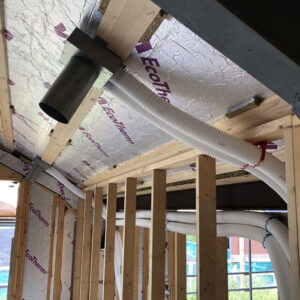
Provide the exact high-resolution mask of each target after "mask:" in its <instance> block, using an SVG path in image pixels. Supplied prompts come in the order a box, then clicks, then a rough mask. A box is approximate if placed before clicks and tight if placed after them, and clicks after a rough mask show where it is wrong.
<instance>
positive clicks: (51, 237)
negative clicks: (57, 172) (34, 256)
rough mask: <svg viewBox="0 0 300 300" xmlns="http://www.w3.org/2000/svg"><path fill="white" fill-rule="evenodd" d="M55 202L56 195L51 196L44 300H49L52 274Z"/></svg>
mask: <svg viewBox="0 0 300 300" xmlns="http://www.w3.org/2000/svg"><path fill="white" fill-rule="evenodd" d="M57 202H58V197H57V196H53V202H52V215H51V232H50V243H49V262H48V280H47V295H46V300H50V293H51V282H52V276H53V247H54V236H55V221H56V207H57Z"/></svg>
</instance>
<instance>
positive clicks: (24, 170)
mask: <svg viewBox="0 0 300 300" xmlns="http://www.w3.org/2000/svg"><path fill="white" fill-rule="evenodd" d="M23 164H24V166H23V172H24V174H25V175H28V173H29V172H30V168H31V166H29V164H28V163H27V162H25V161H24V162H23Z"/></svg>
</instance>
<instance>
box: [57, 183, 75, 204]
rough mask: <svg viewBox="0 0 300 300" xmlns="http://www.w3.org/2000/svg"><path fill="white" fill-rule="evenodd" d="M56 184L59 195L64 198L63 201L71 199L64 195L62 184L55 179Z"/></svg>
mask: <svg viewBox="0 0 300 300" xmlns="http://www.w3.org/2000/svg"><path fill="white" fill-rule="evenodd" d="M57 185H58V190H59V195H60V197H61V198H62V199H63V200H65V201H72V200H71V199H69V198H67V197H66V194H65V189H64V187H65V186H64V184H63V183H61V182H60V181H59V180H57Z"/></svg>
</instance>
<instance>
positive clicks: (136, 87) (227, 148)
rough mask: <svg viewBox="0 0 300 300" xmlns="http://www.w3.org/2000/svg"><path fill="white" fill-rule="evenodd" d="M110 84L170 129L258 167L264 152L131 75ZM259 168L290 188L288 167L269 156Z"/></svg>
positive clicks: (120, 73)
mask: <svg viewBox="0 0 300 300" xmlns="http://www.w3.org/2000/svg"><path fill="white" fill-rule="evenodd" d="M110 80H111V82H112V83H113V84H114V85H116V86H117V87H118V88H120V89H121V90H122V91H123V92H124V93H125V94H127V95H128V96H129V97H131V98H132V99H133V100H135V101H136V102H138V103H140V105H141V106H143V107H144V108H145V109H147V110H148V111H151V112H152V113H153V114H154V115H155V116H156V117H157V118H159V119H161V120H165V121H166V122H168V123H169V124H170V126H172V127H174V128H176V129H177V130H179V131H181V132H183V133H185V134H186V135H189V136H191V137H194V138H196V139H198V140H199V141H201V143H203V144H206V145H208V146H210V147H211V148H214V149H216V150H218V151H220V152H226V153H227V154H228V155H230V156H231V157H235V158H236V159H238V160H241V161H243V162H245V163H244V164H243V165H245V164H249V165H251V166H252V165H256V164H257V163H258V161H259V160H260V157H261V150H260V149H258V148H257V147H255V146H254V145H252V144H249V143H247V142H245V141H243V140H240V139H237V138H235V137H233V136H231V135H229V134H227V133H225V132H222V131H221V130H218V129H217V128H214V127H212V126H210V125H209V124H206V123H205V122H203V121H200V120H198V119H196V118H194V117H193V116H190V115H188V114H187V113H185V112H183V111H181V110H180V109H178V108H176V107H175V106H173V105H170V104H168V103H166V102H164V101H162V100H161V98H159V97H158V96H157V95H156V94H154V93H153V92H152V91H151V90H150V89H148V88H147V87H146V86H145V85H144V84H142V83H141V82H140V81H139V80H138V79H136V78H135V77H134V76H132V75H131V74H129V73H128V72H126V71H124V70H122V69H120V71H118V72H116V73H115V74H114V76H113V77H112V78H111V79H110ZM243 165H242V166H243ZM242 166H240V167H242ZM256 168H257V169H260V170H262V172H264V173H265V174H267V175H269V176H270V177H271V178H274V181H276V182H277V183H278V185H279V186H281V187H282V189H285V188H286V183H285V167H284V164H283V163H282V162H281V161H279V160H278V159H277V158H275V157H273V156H272V155H270V154H268V153H266V156H265V160H264V161H263V162H261V164H260V165H259V166H257V167H256ZM249 171H250V170H249ZM250 172H251V171H250ZM251 173H252V172H251Z"/></svg>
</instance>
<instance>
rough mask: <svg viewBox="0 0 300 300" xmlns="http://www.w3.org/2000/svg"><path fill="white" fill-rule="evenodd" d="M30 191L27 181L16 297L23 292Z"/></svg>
mask: <svg viewBox="0 0 300 300" xmlns="http://www.w3.org/2000/svg"><path fill="white" fill-rule="evenodd" d="M30 192H31V184H30V183H27V184H26V187H25V198H24V202H25V203H24V207H23V208H24V222H23V234H22V242H21V249H20V253H21V254H20V265H19V270H18V282H17V299H21V298H22V293H23V281H24V267H25V253H26V248H27V233H28V218H29V210H30Z"/></svg>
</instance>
